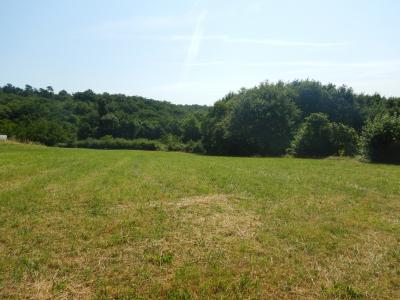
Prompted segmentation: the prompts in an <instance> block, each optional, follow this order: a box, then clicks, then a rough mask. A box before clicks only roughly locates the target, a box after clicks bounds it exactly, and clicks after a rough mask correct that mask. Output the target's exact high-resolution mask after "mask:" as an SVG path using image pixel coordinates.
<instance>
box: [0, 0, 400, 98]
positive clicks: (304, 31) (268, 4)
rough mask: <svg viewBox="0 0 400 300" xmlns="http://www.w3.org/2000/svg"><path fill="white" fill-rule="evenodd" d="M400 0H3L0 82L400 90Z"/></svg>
mask: <svg viewBox="0 0 400 300" xmlns="http://www.w3.org/2000/svg"><path fill="white" fill-rule="evenodd" d="M399 16H400V1H397V0H369V1H367V0H363V1H361V0H360V1H352V0H347V1H344V0H336V1H322V0H319V1H316V0H310V1H308V0H304V1H295V0H292V1H289V0H283V1H282V0H281V1H277V0H275V1H269V0H264V1H259V0H247V1H245V0H237V1H232V0H231V1H225V0H213V1H212V0H209V1H206V0H204V1H201V0H199V1H189V0H182V1H178V0H175V1H172V0H171V1H161V0H158V1H156V0H152V1H143V0H142V1H134V0H114V1H110V0H109V1H103V0H80V1H78V0H68V1H67V0H58V1H50V0H46V1H45V0H37V1H29V0H26V1H22V0H1V3H0V84H1V85H4V84H6V83H9V82H10V83H12V84H14V85H17V86H24V85H25V84H30V85H32V86H34V87H46V86H48V85H51V86H53V88H54V89H55V90H56V91H58V90H60V89H66V90H67V91H69V92H75V91H79V90H86V89H89V88H90V89H93V90H94V91H96V92H104V91H107V92H110V93H126V94H129V95H141V96H145V97H150V98H154V99H159V100H167V101H170V102H173V103H186V104H192V103H198V104H212V103H213V102H215V101H216V100H218V99H219V98H221V97H222V96H224V95H225V94H226V93H227V92H229V91H235V90H238V89H239V88H241V87H252V86H254V85H256V84H258V83H259V82H261V81H264V80H270V81H277V80H280V79H281V80H284V81H289V80H293V79H305V78H310V79H317V80H320V81H322V82H324V83H327V82H333V83H335V84H346V85H348V86H351V87H353V88H354V90H355V91H357V92H366V93H374V92H379V93H381V94H384V95H386V96H400V18H399Z"/></svg>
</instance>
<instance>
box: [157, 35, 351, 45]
mask: <svg viewBox="0 0 400 300" xmlns="http://www.w3.org/2000/svg"><path fill="white" fill-rule="evenodd" d="M161 39H165V40H171V41H179V40H190V39H191V36H187V35H173V36H169V37H164V38H162V37H161ZM201 39H202V40H208V41H220V42H224V43H235V44H249V45H265V46H275V47H316V48H318V47H340V46H346V45H348V44H349V43H346V42H306V41H289V40H277V39H265V38H243V37H230V36H228V35H205V36H202V37H201Z"/></svg>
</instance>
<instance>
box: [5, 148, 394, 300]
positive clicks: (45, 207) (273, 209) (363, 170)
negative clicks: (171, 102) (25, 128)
mask: <svg viewBox="0 0 400 300" xmlns="http://www.w3.org/2000/svg"><path fill="white" fill-rule="evenodd" d="M0 298H2V299H6V298H11V299H13V298H14V299H25V298H33V299H48V298H60V299H66V298H73V299H79V298H82V299H109V298H114V299H148V298H150V299H160V298H161V299H204V298H206V299H207V298H217V299H285V298H286V299H321V298H326V299H364V298H365V299H399V298H400V166H396V165H384V164H369V163H364V162H360V161H357V160H355V159H347V158H346V159H341V158H336V159H333V158H329V159H296V158H257V157H254V158H243V157H214V156H201V155H195V154H188V153H178V152H176V153H175V152H151V151H129V150H85V149H63V148H48V147H44V146H39V145H23V144H16V143H2V144H0Z"/></svg>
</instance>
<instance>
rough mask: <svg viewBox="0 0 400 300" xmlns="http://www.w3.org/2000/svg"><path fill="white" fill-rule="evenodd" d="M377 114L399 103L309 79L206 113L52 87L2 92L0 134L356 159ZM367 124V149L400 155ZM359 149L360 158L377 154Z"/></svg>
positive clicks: (241, 94) (247, 93)
mask: <svg viewBox="0 0 400 300" xmlns="http://www.w3.org/2000/svg"><path fill="white" fill-rule="evenodd" d="M314 114H316V115H314ZM378 115H390V116H395V115H400V98H389V99H387V98H385V97H382V96H380V95H378V94H375V95H364V94H361V95H358V94H355V93H354V92H353V90H352V89H351V88H348V87H346V86H340V87H337V86H335V85H333V84H327V85H324V84H321V83H320V82H318V81H312V80H301V81H300V80H296V81H293V82H289V83H284V82H278V83H268V82H265V83H262V84H260V85H258V86H257V87H254V88H251V89H244V88H243V89H241V90H240V91H238V92H236V93H229V94H228V95H226V96H225V97H224V98H222V99H221V100H219V101H217V102H216V103H215V104H214V106H213V107H211V108H208V107H206V106H198V105H174V104H171V103H168V102H161V101H155V100H150V99H145V98H142V97H138V96H132V97H130V96H125V95H121V94H114V95H111V94H108V93H103V94H96V93H94V92H93V91H92V90H87V91H84V92H78V93H75V94H73V95H71V94H69V93H68V92H66V91H64V90H63V91H60V92H59V93H55V92H54V90H53V88H52V87H50V86H49V87H47V88H45V89H39V90H37V89H35V88H33V87H32V86H29V85H26V86H25V88H24V89H21V88H18V87H15V86H13V85H11V84H7V85H5V86H3V87H0V134H6V135H8V136H10V137H11V138H16V139H18V140H22V141H33V142H40V143H43V144H46V145H50V146H52V145H56V144H64V145H76V146H85V147H89V146H90V147H95V148H96V147H97V148H102V147H112V148H118V147H120V148H129V149H130V148H131V147H133V148H135V147H141V146H137V145H136V144H134V143H133V142H132V143H133V146H132V145H130V142H129V141H137V140H138V139H144V140H151V141H155V142H156V143H159V144H162V145H163V146H162V148H163V149H166V150H170V151H188V152H196V153H207V154H219V155H283V154H285V151H286V149H291V151H292V152H293V153H295V154H296V155H299V156H327V155H354V154H355V153H356V152H357V150H358V149H357V147H356V140H357V135H358V133H360V131H361V129H362V128H363V126H364V125H365V124H366V123H367V122H368V120H372V119H374V118H375V117H376V116H378ZM368 126H369V127H366V131H365V133H364V139H363V144H362V145H363V147H364V148H365V149H367V148H366V147H367V146H366V145H367V144H368V145H372V144H373V145H375V144H376V143H378V144H379V143H380V144H382V143H387V144H388V145H389V146H387V147H388V149H387V150H385V151H388V152H387V153H386V152H385V153H386V154H384V155H383V154H382V155H383V156H384V157H388V155H389V154H390V153H392V152H393V153H397V152H398V151H397V148H396V147H397V146H395V145H394V146H393V145H392V144H393V143H392V142H388V141H386V139H385V138H383V137H380V138H378V137H374V139H372V138H370V136H369V135H368V134H370V133H369V132H372V131H373V130H375V131H376V130H378V129H376V128H374V127H373V125H368ZM382 126H383V125H382ZM375 131H374V132H375ZM296 133H297V134H296ZM295 134H296V136H295ZM371 134H372V133H371ZM374 134H375V133H374ZM380 134H381V133H380ZM381 135H382V136H387V133H385V134H383V133H382V134H381ZM104 136H111V137H112V139H107V141H104V139H102V138H103V137H104ZM368 138H370V139H371V140H373V141H370V142H367V139H368ZM379 139H384V141H383V142H382V141H381V140H379ZM388 139H389V138H388ZM376 140H378V142H376ZM389 140H390V139H389ZM128 144H129V145H128ZM394 144H396V143H394ZM146 147H147V146H146ZM371 147H372V148H374V149H375V148H377V147H376V146H368V149H371ZM393 147H394V148H393ZM153 148H157V147H153ZM365 149H364V150H363V151H364V152H363V153H364V155H365V156H367V157H370V158H371V159H372V157H378V156H379V155H378V154H375V152H376V151H378V150H376V151H375V150H368V151H367V150H365ZM396 151H397V152H396ZM388 153H389V154H388ZM382 155H381V156H382ZM393 155H394V154H393ZM391 156H392V154H390V155H389V157H391ZM374 159H375V158H374ZM383 159H384V158H382V157H380V158H379V160H383ZM390 159H392V158H390Z"/></svg>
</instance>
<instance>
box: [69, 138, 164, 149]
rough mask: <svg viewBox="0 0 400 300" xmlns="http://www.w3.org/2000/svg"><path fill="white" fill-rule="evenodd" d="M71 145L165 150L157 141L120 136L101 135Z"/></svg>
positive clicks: (97, 147)
mask: <svg viewBox="0 0 400 300" xmlns="http://www.w3.org/2000/svg"><path fill="white" fill-rule="evenodd" d="M71 146H72V147H78V148H92V149H131V150H166V149H165V146H164V145H163V144H162V143H160V142H159V141H155V140H147V139H136V140H126V139H122V138H112V137H107V136H106V137H103V138H101V139H86V140H81V141H76V142H74V143H73V144H71Z"/></svg>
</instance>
